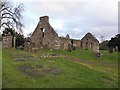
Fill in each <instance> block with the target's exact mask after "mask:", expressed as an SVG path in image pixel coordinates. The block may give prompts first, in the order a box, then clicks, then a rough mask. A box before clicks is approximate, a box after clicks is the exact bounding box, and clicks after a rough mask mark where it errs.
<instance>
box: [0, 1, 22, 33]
mask: <svg viewBox="0 0 120 90" xmlns="http://www.w3.org/2000/svg"><path fill="white" fill-rule="evenodd" d="M23 10H24V9H23V4H19V5H18V6H17V7H13V6H12V4H11V3H10V2H8V1H5V0H2V1H0V29H1V28H13V29H17V30H18V31H19V32H21V33H22V27H23V24H22V23H21V20H22V11H23Z"/></svg>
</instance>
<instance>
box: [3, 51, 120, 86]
mask: <svg viewBox="0 0 120 90" xmlns="http://www.w3.org/2000/svg"><path fill="white" fill-rule="evenodd" d="M102 52H103V56H102V57H101V58H96V57H95V55H94V53H93V52H91V51H86V50H75V51H73V52H72V53H70V52H68V51H64V50H52V51H50V50H49V49H41V50H37V51H35V52H32V53H28V52H25V51H22V50H14V49H3V56H2V66H3V73H2V75H3V77H2V84H3V88H117V87H118V67H117V66H118V55H117V53H112V54H109V53H108V52H107V51H102ZM48 53H55V54H56V53H57V54H60V57H41V56H42V55H43V54H44V55H45V54H48ZM25 68H27V69H25Z"/></svg>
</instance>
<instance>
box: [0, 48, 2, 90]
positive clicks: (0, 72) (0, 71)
mask: <svg viewBox="0 0 120 90" xmlns="http://www.w3.org/2000/svg"><path fill="white" fill-rule="evenodd" d="M1 88H2V49H1V47H0V89H1Z"/></svg>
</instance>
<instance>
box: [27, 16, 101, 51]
mask: <svg viewBox="0 0 120 90" xmlns="http://www.w3.org/2000/svg"><path fill="white" fill-rule="evenodd" d="M29 42H30V43H29V45H30V47H31V49H33V50H34V49H39V48H50V49H62V50H65V49H68V45H69V44H71V45H72V46H73V47H75V48H83V49H88V50H93V51H94V52H99V41H98V40H97V39H96V38H95V37H94V36H93V35H92V34H91V33H87V34H86V35H85V36H84V37H83V38H82V39H81V40H76V39H71V38H70V37H69V35H66V37H59V36H58V34H57V33H56V32H55V30H54V29H53V28H52V26H51V25H50V23H49V17H48V16H43V17H40V20H39V22H38V24H37V27H36V28H35V30H34V32H33V33H32V36H31V37H30V40H29Z"/></svg>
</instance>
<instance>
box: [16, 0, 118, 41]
mask: <svg viewBox="0 0 120 90" xmlns="http://www.w3.org/2000/svg"><path fill="white" fill-rule="evenodd" d="M118 1H119V0H71V1H70V0H69V1H68V0H51V1H50V0H49V1H48V0H19V2H20V3H23V4H24V9H25V10H24V12H23V22H24V26H25V27H24V29H23V32H24V35H25V36H27V34H29V33H31V32H33V31H34V29H35V27H36V25H37V23H38V22H39V17H41V16H44V15H47V16H49V22H50V24H51V26H52V27H53V28H54V30H55V31H56V32H57V33H58V35H59V36H65V35H66V34H69V35H70V37H71V38H76V39H81V38H82V37H83V36H84V35H85V34H86V33H87V32H90V33H92V34H93V35H94V36H95V37H96V38H97V39H99V40H100V37H101V36H104V39H110V38H111V37H113V36H115V35H116V34H117V33H118ZM19 2H18V0H14V3H15V4H18V3H19Z"/></svg>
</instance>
